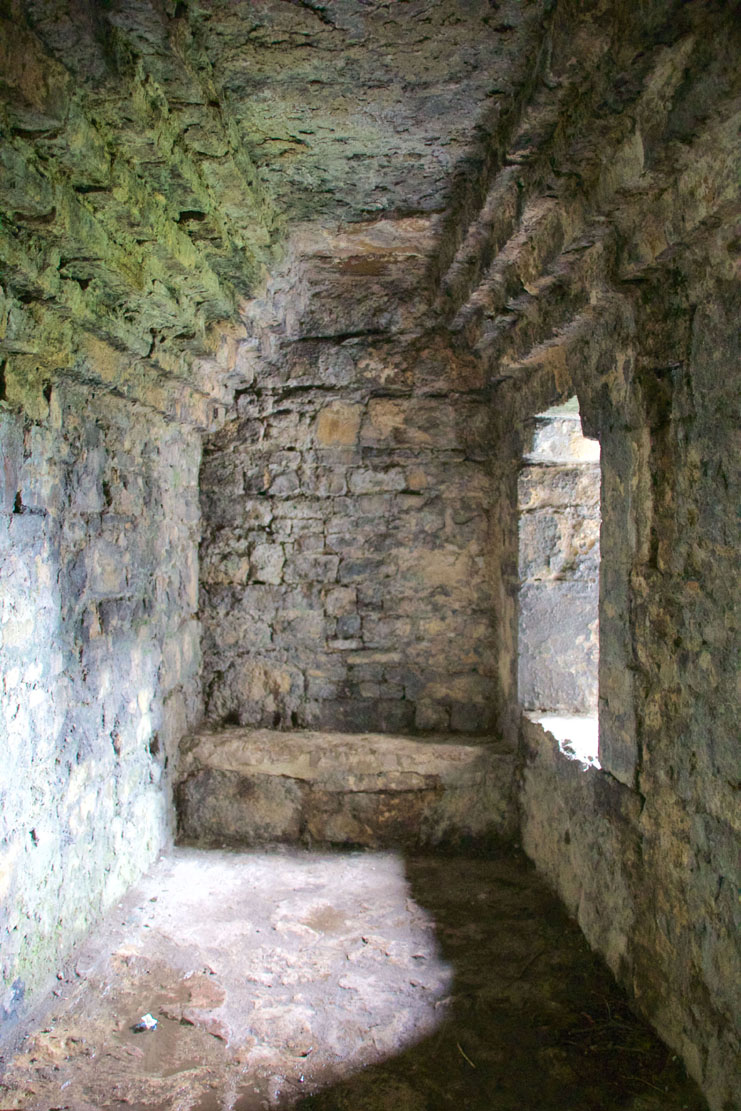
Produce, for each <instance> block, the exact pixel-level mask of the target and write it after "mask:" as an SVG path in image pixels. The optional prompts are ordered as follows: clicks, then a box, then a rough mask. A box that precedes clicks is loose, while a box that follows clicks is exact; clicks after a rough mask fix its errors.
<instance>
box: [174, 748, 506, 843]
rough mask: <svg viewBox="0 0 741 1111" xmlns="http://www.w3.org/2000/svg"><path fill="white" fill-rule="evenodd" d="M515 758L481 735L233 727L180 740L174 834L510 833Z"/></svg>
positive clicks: (262, 837) (213, 839) (357, 838)
mask: <svg viewBox="0 0 741 1111" xmlns="http://www.w3.org/2000/svg"><path fill="white" fill-rule="evenodd" d="M514 768H515V766H514V757H513V755H512V754H511V753H508V752H506V751H505V750H504V749H503V748H502V746H501V745H498V744H496V743H495V742H493V741H492V740H491V738H487V739H486V740H482V741H481V742H478V743H476V744H472V743H470V742H469V743H465V744H462V743H460V742H457V741H455V740H454V739H453V738H449V737H445V736H432V737H428V738H425V740H414V739H412V738H409V737H404V736H386V735H383V736H381V735H378V734H370V733H361V734H341V733H319V732H309V731H307V732H300V733H274V732H271V731H268V730H255V731H250V730H240V729H230V730H224V731H223V732H221V733H201V734H198V735H194V736H192V737H191V738H189V740H188V741H187V742H186V744H185V745H184V747H183V755H182V761H181V767H180V771H179V782H178V787H177V799H178V814H179V828H180V836H181V838H183V839H185V840H188V841H203V842H206V843H211V844H213V843H222V842H224V843H232V844H259V843H260V842H263V841H268V840H278V841H299V840H303V841H305V842H309V843H312V842H318V843H332V844H360V845H368V846H381V845H399V846H404V847H409V848H413V847H416V846H420V845H431V844H439V843H443V842H455V841H457V840H460V839H461V838H463V839H470V838H488V837H495V838H498V839H504V840H507V839H509V838H510V837H511V836H512V835H513V832H514V808H513V794H512V785H513V777H514Z"/></svg>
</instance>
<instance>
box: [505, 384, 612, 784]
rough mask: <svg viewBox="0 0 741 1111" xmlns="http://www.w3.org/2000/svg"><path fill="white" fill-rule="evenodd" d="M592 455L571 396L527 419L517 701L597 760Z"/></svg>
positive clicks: (596, 484) (574, 749) (565, 744)
mask: <svg viewBox="0 0 741 1111" xmlns="http://www.w3.org/2000/svg"><path fill="white" fill-rule="evenodd" d="M599 460H600V448H599V443H598V442H597V440H593V439H589V438H587V437H585V436H584V435H583V432H582V426H581V418H580V416H579V404H578V400H577V398H575V397H573V398H571V399H570V400H569V401H567V402H566V403H565V404H563V405H557V406H555V407H553V408H551V409H547V410H546V411H545V412H543V413H539V414H538V415H537V416H536V417H535V418H534V419H533V423H532V434H531V437H530V450H529V451H528V452H527V453H526V454H525V457H524V460H523V467H522V470H521V472H520V476H519V481H518V510H519V580H520V590H519V602H520V605H519V627H518V638H519V660H518V689H519V698H520V702H521V704H522V706H523V708H524V710H525V712H526V713H527V715H528V717H529V718H530V719H531V720H533V721H537V722H539V723H540V724H541V725H542V726H543V727H544V728H545V729H547V730H548V731H549V732H550V733H552V734H553V735H554V736H555V737H556V739H557V740H558V743H559V748H560V749H561V751H562V752H563V753H564V755H566V756H569V757H572V758H574V759H578V760H580V761H581V762H582V763H584V764H587V765H589V764H591V765H596V766H597V767H599V761H598V724H597V697H598V666H599V618H598V615H599V561H600V552H599V534H600V461H599Z"/></svg>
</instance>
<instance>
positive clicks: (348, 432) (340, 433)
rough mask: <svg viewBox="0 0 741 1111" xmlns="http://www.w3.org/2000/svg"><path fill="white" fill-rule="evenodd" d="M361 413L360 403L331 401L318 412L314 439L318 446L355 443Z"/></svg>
mask: <svg viewBox="0 0 741 1111" xmlns="http://www.w3.org/2000/svg"><path fill="white" fill-rule="evenodd" d="M362 415H363V407H362V406H361V405H353V404H349V403H347V402H344V401H332V402H330V404H329V405H326V406H325V407H324V408H323V409H322V410H321V411H320V413H319V415H318V417H317V420H316V431H315V439H316V444H317V446H318V447H336V446H338V445H341V446H349V445H352V444H354V443H356V441H357V438H358V430H359V428H360V421H361V418H362Z"/></svg>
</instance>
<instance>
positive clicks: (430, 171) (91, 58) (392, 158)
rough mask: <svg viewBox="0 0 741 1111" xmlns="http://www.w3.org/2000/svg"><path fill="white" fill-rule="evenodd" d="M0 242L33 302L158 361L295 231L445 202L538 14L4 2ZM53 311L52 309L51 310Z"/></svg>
mask: <svg viewBox="0 0 741 1111" xmlns="http://www.w3.org/2000/svg"><path fill="white" fill-rule="evenodd" d="M3 8H4V12H3V15H4V17H5V18H4V20H3V24H2V48H1V49H2V56H1V57H0V70H1V71H2V75H1V79H2V84H3V93H4V97H3V99H4V101H5V108H4V118H3V121H2V125H3V132H4V136H3V144H2V156H1V157H2V171H3V189H2V194H3V209H4V219H3V229H2V235H3V244H2V253H3V256H4V257H5V259H6V262H7V264H8V277H9V281H10V285H11V287H12V290H13V291H14V292H16V293H17V294H18V295H19V296H20V300H21V302H22V303H25V304H33V305H34V306H35V310H34V311H33V312H31V313H30V314H29V312H28V311H26V312H25V318H24V311H23V310H21V309H19V308H17V309H16V311H15V312H14V313H13V319H12V320H11V321H10V323H9V333H10V335H9V342H10V344H11V347H12V346H15V349H16V351H23V350H24V349H26V348H30V349H31V352H30V353H33V349H34V348H35V347H36V346H37V344H35V343H34V342H33V341H32V340H31V338H30V334H31V333H35V334H36V335H38V328H39V324H40V323H41V321H40V318H39V313H40V312H42V315H43V313H44V312H49V311H50V312H51V313H52V318H50V321H49V325H50V328H51V332H52V333H54V332H56V336H57V341H59V340H60V339H61V333H63V332H64V330H65V328H68V326H69V323H70V322H71V321H75V322H76V323H77V324H79V325H81V326H82V327H83V328H85V329H87V330H89V331H90V332H91V333H93V334H94V335H97V336H98V337H99V338H100V339H103V340H105V341H106V342H107V343H110V344H111V345H112V347H113V348H114V349H117V350H125V351H127V352H130V353H131V354H133V355H136V356H139V357H142V356H152V357H155V358H157V359H158V360H159V362H160V363H161V364H162V367H163V370H165V371H167V370H168V369H171V368H172V367H173V366H174V365H175V364H176V363H177V356H178V354H179V352H180V350H181V349H183V348H184V347H185V348H189V349H190V351H194V350H195V351H198V350H199V349H208V347H209V340H208V338H207V331H208V326H209V324H210V323H211V322H212V321H214V320H222V319H229V318H230V317H233V316H234V315H235V306H236V304H237V301H238V299H239V298H240V297H244V296H245V295H248V294H250V293H251V292H252V291H253V289H254V288H255V285H256V283H257V282H258V280H259V278H260V275H261V273H262V271H263V268H264V266H265V264H266V263H268V262H269V261H270V260H271V259H274V258H275V254H274V250H273V249H274V248H275V246H276V245H277V244H279V243H280V241H281V240H282V239H283V238H284V237H285V234H286V231H287V228H288V227H289V226H290V225H291V224H292V223H293V222H295V221H304V222H305V221H315V220H320V221H322V222H324V223H325V224H326V223H327V222H333V223H338V222H343V223H347V222H355V221H359V220H365V219H368V218H369V217H372V218H378V217H379V216H393V217H395V216H399V215H409V214H419V213H422V214H429V213H439V212H441V211H443V210H444V208H445V206H446V203H447V200H448V198H449V195H450V192H451V183H452V181H453V180H454V177H455V174H456V171H458V172H460V171H461V169H462V168H465V165H466V158H467V157H468V156H469V154H470V150H471V138H472V135H473V134H474V133H475V130H476V127H477V126H481V127H486V126H487V120H488V119H489V117H490V116H491V114H492V112H495V111H496V110H497V107H498V106H499V105H500V103H501V101H502V100H503V99H508V98H509V99H510V100H511V99H512V98H513V96H514V95H515V92H516V90H517V89H518V88H519V87H520V86H522V84H523V82H527V79H528V74H529V71H530V70H531V68H532V61H533V58H534V56H535V53H536V52H537V43H538V41H539V39H540V38H541V36H542V27H541V15H542V8H543V4H542V3H541V2H532V3H527V4H520V3H514V2H512V3H508V4H507V3H502V4H491V3H489V2H488V0H478V2H473V3H465V4H464V3H460V2H459V0H445V2H444V3H438V2H432V0H416V2H413V3H403V4H388V3H373V2H371V3H358V2H357V0H340V2H338V3H332V4H327V5H324V6H322V5H320V4H311V3H308V2H307V3H298V2H290V0H262V2H260V3H234V2H233V0H209V2H206V3H187V4H186V3H174V2H173V3H169V2H161V0H160V2H158V0H133V2H132V0H128V2H126V0H114V2H111V3H105V4H101V3H97V2H85V0H76V2H72V3H67V2H63V3H53V2H50V0H28V2H25V3H23V2H8V3H5V4H4V5H3ZM41 306H43V311H42V309H41Z"/></svg>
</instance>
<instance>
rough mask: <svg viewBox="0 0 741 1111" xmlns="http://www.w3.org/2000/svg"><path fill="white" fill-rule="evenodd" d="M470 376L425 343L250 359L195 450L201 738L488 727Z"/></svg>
mask: <svg viewBox="0 0 741 1111" xmlns="http://www.w3.org/2000/svg"><path fill="white" fill-rule="evenodd" d="M336 303H342V304H343V305H345V306H346V305H347V302H346V301H345V302H341V301H340V302H336ZM348 311H351V306H350V307H348ZM471 373H472V372H471V370H470V368H468V369H466V368H465V367H461V366H460V365H456V362H455V360H454V359H453V357H452V356H451V354H450V352H449V351H448V349H447V348H446V347H445V346H444V344H441V343H440V342H439V341H437V340H436V339H435V338H434V336H433V337H432V338H431V339H430V340H429V342H428V343H426V344H421V343H414V342H410V341H407V343H406V345H405V343H404V342H403V341H402V340H401V339H400V340H397V341H395V340H393V339H389V340H386V341H383V342H381V341H375V342H374V341H373V340H372V339H366V338H358V339H349V340H333V339H331V338H328V339H326V340H317V339H305V340H297V341H296V342H293V343H287V344H285V345H283V346H282V347H281V348H280V349H279V351H278V354H277V355H276V356H274V357H273V358H272V359H264V360H263V362H262V363H261V366H260V378H259V387H257V386H256V387H254V388H252V389H249V390H247V391H244V392H242V393H241V395H240V396H239V398H238V403H237V412H238V415H237V417H236V418H235V419H234V420H233V421H232V422H231V423H229V424H228V425H227V426H226V427H225V428H224V429H223V431H221V432H220V433H218V434H217V435H215V436H213V437H211V438H210V439H209V440H208V441H207V443H206V447H205V452H204V464H203V469H202V475H201V488H202V505H203V516H204V539H203V543H202V548H201V558H202V582H203V590H202V609H201V612H202V618H203V623H204V681H205V688H206V692H207V713H208V716H209V718H210V719H211V720H212V721H214V722H218V721H231V722H239V723H240V724H243V725H247V724H250V725H260V726H273V727H276V728H283V729H285V728H291V727H293V726H298V727H316V728H321V729H339V730H350V731H353V730H361V731H363V730H373V731H386V732H389V731H390V732H393V731H397V732H405V731H420V730H437V731H446V730H453V731H457V732H474V733H475V732H482V731H486V730H488V729H489V728H490V727H491V725H492V721H493V697H494V685H493V682H492V675H493V654H492V650H493V622H494V612H493V605H492V597H491V591H490V588H489V582H488V561H489V534H490V514H491V510H492V493H491V485H490V475H489V463H488V459H489V454H490V451H491V437H490V431H489V413H488V408H487V406H486V404H485V401H484V399H483V398H482V395H481V393H480V391H479V389H478V386H479V382H478V381H477V379H476V377H475V372H474V374H473V377H472V376H471Z"/></svg>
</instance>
